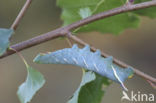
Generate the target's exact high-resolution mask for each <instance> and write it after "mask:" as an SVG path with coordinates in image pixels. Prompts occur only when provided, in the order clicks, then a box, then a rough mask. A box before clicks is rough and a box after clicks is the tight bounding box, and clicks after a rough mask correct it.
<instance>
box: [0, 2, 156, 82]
mask: <svg viewBox="0 0 156 103" xmlns="http://www.w3.org/2000/svg"><path fill="white" fill-rule="evenodd" d="M28 1H30V0H28ZM27 5H28V4H27ZM152 6H156V0H153V1H148V2H144V3H139V4H134V5H124V6H121V7H118V8H115V9H112V10H109V11H106V12H102V13H99V14H96V15H93V16H90V17H88V18H85V19H82V20H80V21H78V22H75V23H73V24H70V25H68V26H66V27H61V28H58V29H56V30H53V31H51V32H48V33H45V34H42V35H40V36H37V37H34V38H32V39H29V40H26V41H23V42H21V43H19V44H15V45H13V46H11V48H13V49H15V50H17V51H21V50H24V49H27V48H30V47H32V46H35V45H38V44H41V43H43V42H46V41H49V40H52V39H55V38H57V37H60V36H65V35H67V34H68V33H69V31H71V30H73V29H76V28H78V27H81V26H83V25H86V24H88V23H91V22H94V21H97V20H100V19H103V18H106V17H110V16H113V15H117V14H121V13H125V12H128V11H134V10H138V9H143V8H148V7H152ZM25 8H27V6H26V7H25ZM25 10H26V9H24V10H23V12H25ZM21 12H22V10H21ZM19 15H21V16H19V17H18V18H19V19H17V21H16V20H15V23H14V24H13V25H15V26H12V28H14V29H16V27H17V25H18V23H19V20H20V19H21V17H22V15H23V13H21V14H19ZM70 37H71V38H73V39H74V38H75V36H71V35H70ZM74 40H75V41H77V42H79V43H82V44H83V45H84V44H86V43H85V42H83V41H82V40H80V39H74ZM79 40H80V41H79ZM92 50H94V51H95V50H96V49H95V48H93V47H92ZM14 53H15V51H13V50H7V52H6V53H5V54H4V55H2V56H0V59H1V58H3V57H6V56H9V55H11V54H14ZM102 55H103V56H104V57H108V56H109V55H107V54H105V53H102ZM114 63H116V64H117V65H119V66H121V67H129V65H127V64H125V63H123V62H121V61H119V60H117V59H114ZM134 71H135V73H136V74H137V75H139V76H141V77H144V78H145V79H148V80H149V81H152V82H156V79H155V78H153V77H151V76H149V75H147V74H145V73H143V72H141V71H139V70H137V69H134Z"/></svg>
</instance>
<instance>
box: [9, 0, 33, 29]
mask: <svg viewBox="0 0 156 103" xmlns="http://www.w3.org/2000/svg"><path fill="white" fill-rule="evenodd" d="M31 2H32V0H26V2H25V4H24V6H23V8H22V9H21V11H20V12H19V14H18V16H17V17H16V19H15V21H14V22H13V24H12V25H11V29H14V30H16V28H17V26H18V24H19V22H20V20H21V19H22V18H23V16H24V14H25V12H26V10H27V9H28V7H29V6H30V4H31Z"/></svg>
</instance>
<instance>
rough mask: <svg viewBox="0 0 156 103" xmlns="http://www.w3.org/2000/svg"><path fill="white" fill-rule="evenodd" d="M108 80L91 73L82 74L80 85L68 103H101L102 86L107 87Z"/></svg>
mask: <svg viewBox="0 0 156 103" xmlns="http://www.w3.org/2000/svg"><path fill="white" fill-rule="evenodd" d="M109 84H110V83H109V82H108V79H106V78H104V77H102V76H99V75H97V74H95V73H93V72H91V71H87V72H84V75H83V77H82V81H81V84H80V86H79V88H78V89H77V90H76V92H75V93H74V95H73V96H72V98H71V99H70V100H69V101H68V103H101V99H102V97H103V95H104V91H103V90H102V87H103V85H105V86H108V85H109Z"/></svg>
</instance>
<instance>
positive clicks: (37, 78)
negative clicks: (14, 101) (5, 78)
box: [17, 64, 45, 103]
mask: <svg viewBox="0 0 156 103" xmlns="http://www.w3.org/2000/svg"><path fill="white" fill-rule="evenodd" d="M26 67H27V78H26V81H25V82H24V83H22V84H21V85H20V86H19V89H18V91H17V95H18V97H19V99H20V101H21V103H28V102H30V100H31V99H32V98H33V96H34V95H35V94H36V92H37V91H38V90H39V89H40V88H41V87H42V86H43V85H44V83H45V80H44V77H43V75H42V74H41V73H40V72H38V71H37V70H35V69H33V68H32V67H30V66H29V65H28V64H26Z"/></svg>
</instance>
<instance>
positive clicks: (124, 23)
mask: <svg viewBox="0 0 156 103" xmlns="http://www.w3.org/2000/svg"><path fill="white" fill-rule="evenodd" d="M124 2H125V0H123V1H122V0H57V5H58V6H60V7H61V8H62V9H63V12H62V15H61V18H62V19H63V21H64V25H68V24H71V23H73V22H76V21H78V20H81V19H82V18H84V17H83V16H82V15H81V14H82V13H80V12H81V11H82V9H86V8H88V12H89V13H88V14H92V15H93V14H97V13H100V12H104V11H106V10H110V9H113V8H115V7H119V6H121V5H123V4H124ZM86 12H87V10H85V13H86ZM83 14H84V13H83ZM86 14H87V13H86ZM138 24H139V19H138V17H137V16H136V15H135V14H134V13H124V14H119V15H116V16H112V17H109V18H106V19H103V20H99V21H96V22H93V23H91V24H88V25H85V26H84V27H81V28H80V29H79V30H78V31H79V32H88V31H99V32H102V33H113V34H119V33H120V32H122V31H123V30H125V29H126V28H136V27H138Z"/></svg>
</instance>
